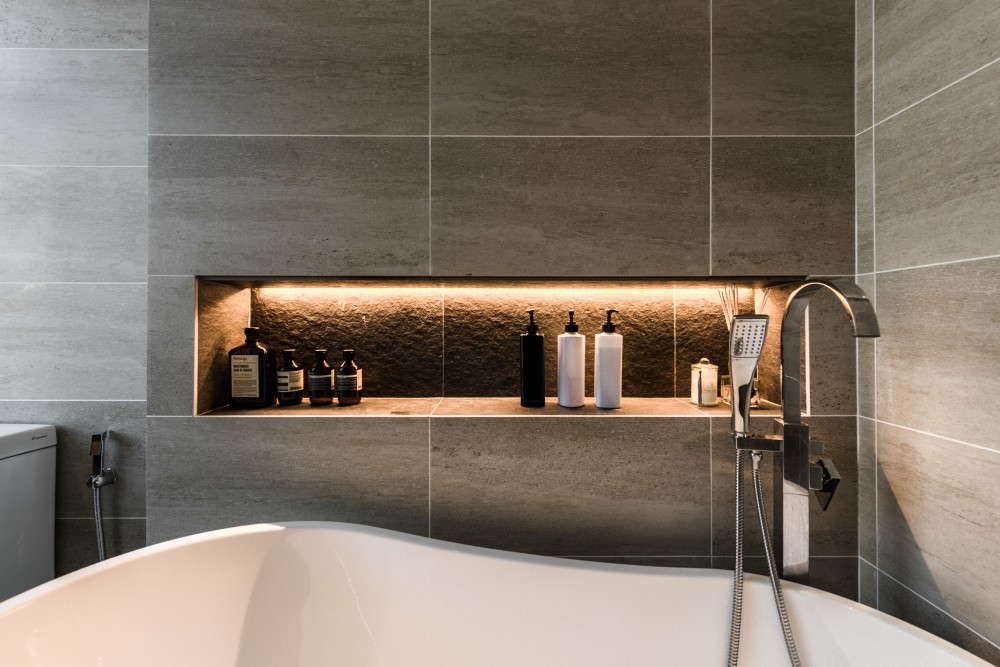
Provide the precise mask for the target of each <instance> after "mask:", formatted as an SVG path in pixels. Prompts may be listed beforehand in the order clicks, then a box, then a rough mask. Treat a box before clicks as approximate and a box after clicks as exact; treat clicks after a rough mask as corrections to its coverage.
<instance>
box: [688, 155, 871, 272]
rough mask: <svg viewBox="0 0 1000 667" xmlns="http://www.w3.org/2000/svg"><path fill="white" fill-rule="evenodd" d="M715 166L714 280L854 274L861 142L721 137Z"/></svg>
mask: <svg viewBox="0 0 1000 667" xmlns="http://www.w3.org/2000/svg"><path fill="white" fill-rule="evenodd" d="M712 159H713V163H712V170H713V179H712V183H713V204H712V205H713V211H714V214H713V218H712V274H713V275H723V276H726V275H751V276H754V275H756V276H767V275H774V276H782V275H784V276H788V275H808V274H822V275H848V274H853V273H854V139H853V137H843V138H841V137H824V138H781V139H774V138H722V139H719V138H717V139H715V141H714V142H713V157H712ZM702 270H704V269H702Z"/></svg>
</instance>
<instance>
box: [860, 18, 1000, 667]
mask: <svg viewBox="0 0 1000 667" xmlns="http://www.w3.org/2000/svg"><path fill="white" fill-rule="evenodd" d="M873 26H874V27H873ZM857 31H858V50H857V61H856V65H857V71H856V81H857V86H858V87H857V97H856V101H857V108H858V111H857V126H856V127H857V133H858V134H857V140H856V148H857V153H856V165H857V167H856V183H857V185H856V188H857V201H856V205H857V211H856V214H857V227H856V233H857V245H858V254H857V269H856V270H857V273H858V280H859V283H861V284H863V285H864V286H865V287H866V289H868V290H869V293H871V294H874V298H875V301H876V306H877V308H878V312H879V316H880V320H881V324H882V334H883V336H882V338H881V339H879V340H878V341H877V342H870V341H862V342H860V343H859V347H858V352H859V354H858V371H859V372H858V414H859V428H858V437H859V458H858V467H859V483H860V489H859V490H860V493H859V513H858V516H859V554H860V559H861V568H860V579H859V591H860V594H861V599H862V600H863V601H865V602H866V603H868V604H871V605H873V606H877V607H878V608H879V609H881V610H883V611H886V612H888V613H890V614H893V615H895V616H898V617H900V618H902V619H904V620H907V621H909V622H911V623H914V624H916V625H919V626H921V627H923V628H925V629H927V630H930V631H931V632H934V633H936V634H938V635H940V636H941V637H944V638H945V639H947V640H949V641H952V642H954V643H957V644H959V645H960V646H963V647H965V648H967V649H968V650H970V651H973V652H974V653H977V654H978V655H980V656H982V657H983V658H985V659H986V660H989V661H991V662H993V663H994V664H1000V626H997V623H996V619H997V617H998V616H1000V603H998V600H1000V596H998V595H997V587H998V586H1000V567H997V565H996V563H995V562H994V561H995V559H994V558H992V557H991V556H987V555H985V553H984V550H985V551H988V552H990V553H993V552H995V551H996V548H997V545H996V541H997V536H998V535H1000V525H998V524H997V521H996V517H997V516H1000V504H998V501H997V496H996V493H995V492H994V491H993V489H992V488H991V485H990V484H989V482H988V480H989V479H990V475H991V471H992V470H994V469H996V468H997V467H998V466H1000V447H998V444H997V441H996V437H995V434H996V427H997V417H996V415H997V414H998V413H1000V399H998V398H997V393H996V391H997V389H1000V387H998V386H997V380H996V375H997V372H998V371H1000V361H998V359H1000V356H998V355H997V353H996V346H995V345H994V344H993V340H992V339H993V334H994V333H995V330H996V328H997V323H998V322H1000V288H998V287H1000V286H998V284H997V276H998V275H1000V255H998V253H1000V231H998V230H1000V227H998V225H997V220H996V211H997V208H998V204H1000V200H998V198H997V192H1000V167H998V162H997V159H996V155H997V150H998V148H1000V146H998V143H997V142H998V133H997V131H996V128H997V127H998V126H1000V103H998V99H1000V62H998V57H1000V37H998V35H1000V12H998V11H997V9H996V4H995V3H994V2H988V1H971V2H964V3H950V2H943V1H934V2H920V3H908V2H894V1H892V0H873V1H869V0H864V1H862V2H859V3H858V9H857ZM866 31H868V36H867V38H865V33H866ZM872 38H873V40H874V42H873V44H872V43H871V40H872ZM872 53H873V54H874V56H873V57H872V56H871V54H872ZM873 125H874V126H873Z"/></svg>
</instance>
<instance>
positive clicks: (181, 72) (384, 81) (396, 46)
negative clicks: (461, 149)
mask: <svg viewBox="0 0 1000 667" xmlns="http://www.w3.org/2000/svg"><path fill="white" fill-rule="evenodd" d="M427 22H428V5H427V3H426V2H418V1H417V0H399V1H398V2H392V3H371V2H364V1H363V0H347V1H345V2H324V1H323V0H303V1H301V2H296V3H291V4H290V3H278V4H275V3H273V2H270V1H269V0H242V1H240V2H236V1H234V0H219V1H217V2H207V3H206V2H195V1H192V0H158V1H157V2H154V3H153V5H152V7H151V13H150V49H149V63H150V89H149V100H150V131H151V132H153V133H154V134H417V133H419V134H425V133H426V132H427V124H428V103H427V94H428V70H427V68H428V58H429V55H428V28H427Z"/></svg>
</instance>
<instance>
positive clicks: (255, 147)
mask: <svg viewBox="0 0 1000 667" xmlns="http://www.w3.org/2000/svg"><path fill="white" fill-rule="evenodd" d="M150 151H151V156H152V159H151V161H150V163H151V165H152V166H151V168H150V173H149V177H150V181H149V195H150V221H149V222H150V224H149V239H150V248H151V252H150V262H149V266H150V273H157V274H169V275H189V274H200V275H217V276H225V275H232V276H262V275H276V276H280V275H300V276H302V275H305V276H317V275H318V276H337V275H383V276H389V275H426V274H427V269H428V253H429V248H428V240H427V235H428V229H427V228H428V222H427V187H428V185H427V140H426V139H420V138H411V137H323V138H317V137H153V138H151V139H150Z"/></svg>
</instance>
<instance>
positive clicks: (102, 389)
mask: <svg viewBox="0 0 1000 667" xmlns="http://www.w3.org/2000/svg"><path fill="white" fill-rule="evenodd" d="M0 331H4V332H6V333H5V340H4V347H3V352H2V354H0V399H17V400H24V399H42V400H74V399H87V400H111V401H114V400H145V398H146V285H145V283H143V284H137V283H121V284H113V283H111V284H70V283H23V284H9V283H8V284H6V285H3V287H2V290H0Z"/></svg>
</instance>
